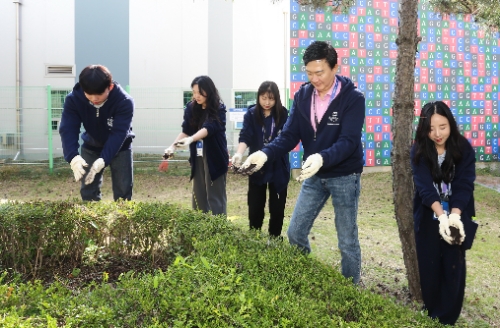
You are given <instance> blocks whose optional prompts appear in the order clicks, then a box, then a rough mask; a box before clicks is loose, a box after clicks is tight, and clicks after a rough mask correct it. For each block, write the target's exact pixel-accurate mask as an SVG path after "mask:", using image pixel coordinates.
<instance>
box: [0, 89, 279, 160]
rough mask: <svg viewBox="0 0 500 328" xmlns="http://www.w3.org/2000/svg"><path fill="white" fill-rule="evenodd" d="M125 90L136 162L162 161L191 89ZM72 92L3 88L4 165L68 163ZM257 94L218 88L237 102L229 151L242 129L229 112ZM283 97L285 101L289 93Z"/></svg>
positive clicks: (0, 147)
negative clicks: (131, 108) (65, 131)
mask: <svg viewBox="0 0 500 328" xmlns="http://www.w3.org/2000/svg"><path fill="white" fill-rule="evenodd" d="M126 90H127V91H128V92H129V93H130V94H131V95H132V97H133V98H134V102H135V112H134V118H133V129H134V132H135V134H136V138H135V139H134V143H133V149H134V161H136V162H157V161H160V159H161V155H162V154H163V150H164V149H165V148H166V147H167V146H168V145H170V143H171V142H172V141H173V140H174V139H175V137H176V136H177V135H178V134H179V133H180V132H181V123H182V117H183V108H184V105H185V104H186V102H187V101H189V100H190V97H191V90H186V89H181V88H166V87H134V86H130V87H129V86H127V87H126ZM70 91H71V89H61V88H52V87H51V86H43V87H22V88H20V89H19V96H18V91H17V90H16V88H15V87H0V113H1V117H2V118H1V119H0V163H11V164H32V165H34V164H37V165H47V166H48V167H49V168H50V169H52V168H53V167H54V166H55V165H59V164H63V163H64V164H65V163H66V162H65V161H64V159H63V151H62V145H61V139H60V136H59V131H58V129H59V123H60V120H61V113H62V109H63V104H64V99H65V97H66V95H67V94H68V93H69V92H70ZM255 91H256V90H248V91H245V90H219V92H220V93H221V94H225V95H228V94H230V95H231V98H232V99H229V101H228V100H227V99H223V100H224V102H225V104H226V107H227V109H228V116H227V124H226V136H227V142H228V151H229V152H230V153H232V152H233V150H235V149H236V146H237V143H238V135H239V131H240V130H239V128H238V125H237V124H235V122H234V121H232V120H231V114H230V110H231V108H241V107H244V106H245V105H247V103H249V102H251V101H252V100H255ZM252 95H253V96H252ZM282 95H284V98H285V97H286V96H285V95H286V92H285V93H282ZM251 98H252V99H251ZM243 102H244V103H243ZM82 129H83V128H82ZM82 131H83V130H82ZM182 152H185V155H186V156H187V150H184V151H183V150H181V151H180V153H181V154H179V155H181V156H182Z"/></svg>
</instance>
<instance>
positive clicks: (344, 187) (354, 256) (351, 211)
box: [287, 173, 361, 284]
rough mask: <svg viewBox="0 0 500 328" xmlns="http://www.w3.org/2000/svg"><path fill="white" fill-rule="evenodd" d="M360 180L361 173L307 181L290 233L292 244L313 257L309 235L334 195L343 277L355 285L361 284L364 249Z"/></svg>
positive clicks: (294, 214)
mask: <svg viewBox="0 0 500 328" xmlns="http://www.w3.org/2000/svg"><path fill="white" fill-rule="evenodd" d="M360 176H361V175H360V174H359V173H358V174H351V175H346V176H342V177H337V178H328V179H321V178H318V177H317V176H315V175H314V176H312V177H310V178H309V179H307V180H305V181H304V183H303V184H302V188H301V190H300V194H299V198H298V199H297V203H296V205H295V209H294V211H293V214H292V219H291V221H290V226H289V227H288V232H287V234H288V240H289V241H290V244H292V245H297V246H298V247H299V248H301V249H302V250H303V251H304V252H305V253H310V252H311V246H310V244H309V238H308V235H309V232H310V231H311V228H312V226H313V224H314V220H315V219H316V217H317V216H318V214H319V212H320V211H321V209H322V208H323V206H324V205H325V203H326V201H327V200H328V198H329V197H330V195H331V196H332V205H333V208H334V211H335V228H336V230H337V237H338V247H339V249H340V253H341V256H342V261H341V265H342V275H343V276H344V277H346V278H352V279H353V283H355V284H357V283H358V282H359V279H360V272H361V248H360V247H359V240H358V224H357V214H358V200H359V192H360V189H361V183H360Z"/></svg>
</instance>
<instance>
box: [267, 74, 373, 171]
mask: <svg viewBox="0 0 500 328" xmlns="http://www.w3.org/2000/svg"><path fill="white" fill-rule="evenodd" d="M336 77H337V79H339V81H340V83H341V86H342V87H341V90H340V93H339V94H338V95H337V97H336V98H335V99H334V100H333V101H332V102H331V103H330V105H329V106H328V109H327V111H326V112H325V115H324V116H323V118H322V120H321V122H320V124H319V125H318V127H317V132H316V139H315V138H314V129H313V127H312V125H311V99H312V98H311V96H312V93H313V90H314V87H313V85H312V84H310V83H305V84H303V85H302V86H301V87H300V89H299V91H297V92H296V93H295V97H294V100H293V105H292V109H291V114H290V117H289V118H288V120H287V122H286V124H285V126H284V128H283V131H282V132H281V134H280V135H279V136H278V137H277V138H276V139H275V140H274V141H273V142H271V143H270V144H269V145H267V146H266V147H264V148H263V149H262V151H263V152H264V153H265V154H266V155H267V158H268V161H274V160H275V159H276V158H280V157H281V156H283V155H284V154H285V153H287V152H289V151H290V150H292V149H293V148H294V147H295V146H296V145H297V144H298V143H299V141H302V145H303V147H304V160H306V159H307V157H309V155H312V154H316V153H319V154H321V156H322V157H323V166H322V167H321V168H320V169H319V171H318V173H316V175H317V176H318V177H319V178H322V179H326V178H334V177H339V176H345V175H349V174H353V173H361V172H362V171H363V164H364V160H363V146H362V144H361V131H362V129H363V123H364V120H365V97H364V96H363V94H362V93H361V92H360V91H359V90H358V89H357V88H356V87H355V86H354V84H353V83H352V81H351V80H350V79H349V78H347V77H343V76H339V75H337V76H336Z"/></svg>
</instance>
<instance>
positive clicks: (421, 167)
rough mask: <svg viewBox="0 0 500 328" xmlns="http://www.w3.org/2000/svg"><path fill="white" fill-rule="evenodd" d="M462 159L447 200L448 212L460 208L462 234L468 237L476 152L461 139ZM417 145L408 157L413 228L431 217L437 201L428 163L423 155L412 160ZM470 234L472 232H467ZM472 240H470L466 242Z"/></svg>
mask: <svg viewBox="0 0 500 328" xmlns="http://www.w3.org/2000/svg"><path fill="white" fill-rule="evenodd" d="M461 152H462V160H461V161H460V162H459V163H456V164H455V175H454V177H453V180H452V181H451V196H450V200H449V205H450V211H451V209H452V208H459V209H460V210H461V211H462V214H461V215H460V217H461V219H462V222H463V223H464V228H465V235H466V237H465V238H466V239H467V235H468V232H469V231H468V227H469V226H470V225H469V222H465V221H466V220H471V217H473V216H475V215H476V214H475V208H474V194H473V192H474V180H475V179H476V166H475V163H476V155H475V152H474V149H473V148H472V146H471V145H470V143H469V142H468V141H467V140H466V139H465V138H463V140H462V145H461ZM415 153H416V145H413V147H412V149H411V152H410V158H411V168H412V173H413V182H414V183H415V194H414V198H413V220H414V227H415V231H418V230H419V227H420V222H421V221H422V220H433V217H434V211H433V210H432V208H431V205H432V204H433V203H434V202H440V201H441V199H440V197H439V194H438V191H437V190H436V188H435V187H434V184H433V183H434V181H433V179H432V174H431V170H430V168H429V166H428V165H427V163H426V162H425V160H424V159H423V158H420V160H419V162H418V163H416V164H415V163H414V160H413V159H414V158H415ZM470 237H472V234H470ZM469 242H471V241H469Z"/></svg>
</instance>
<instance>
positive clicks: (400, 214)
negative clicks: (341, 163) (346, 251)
mask: <svg viewBox="0 0 500 328" xmlns="http://www.w3.org/2000/svg"><path fill="white" fill-rule="evenodd" d="M417 13H418V0H401V1H400V8H399V33H398V38H397V40H396V44H397V45H398V57H397V62H396V76H395V89H394V99H393V105H392V108H393V123H392V133H393V143H392V145H393V146H392V154H391V158H392V188H393V192H394V211H395V214H396V221H397V223H398V229H399V238H400V239H401V244H402V247H403V259H404V263H405V267H406V275H407V278H408V287H409V290H410V294H411V297H412V299H413V300H416V301H418V302H421V301H422V292H421V290H420V276H419V273H418V262H417V252H416V246H415V235H414V232H413V206H412V204H413V179H412V174H411V166H410V148H411V143H412V123H413V112H414V109H415V99H414V68H415V55H416V51H417V46H418V42H419V41H420V40H421V38H420V37H418V35H417V19H418V14H417Z"/></svg>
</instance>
